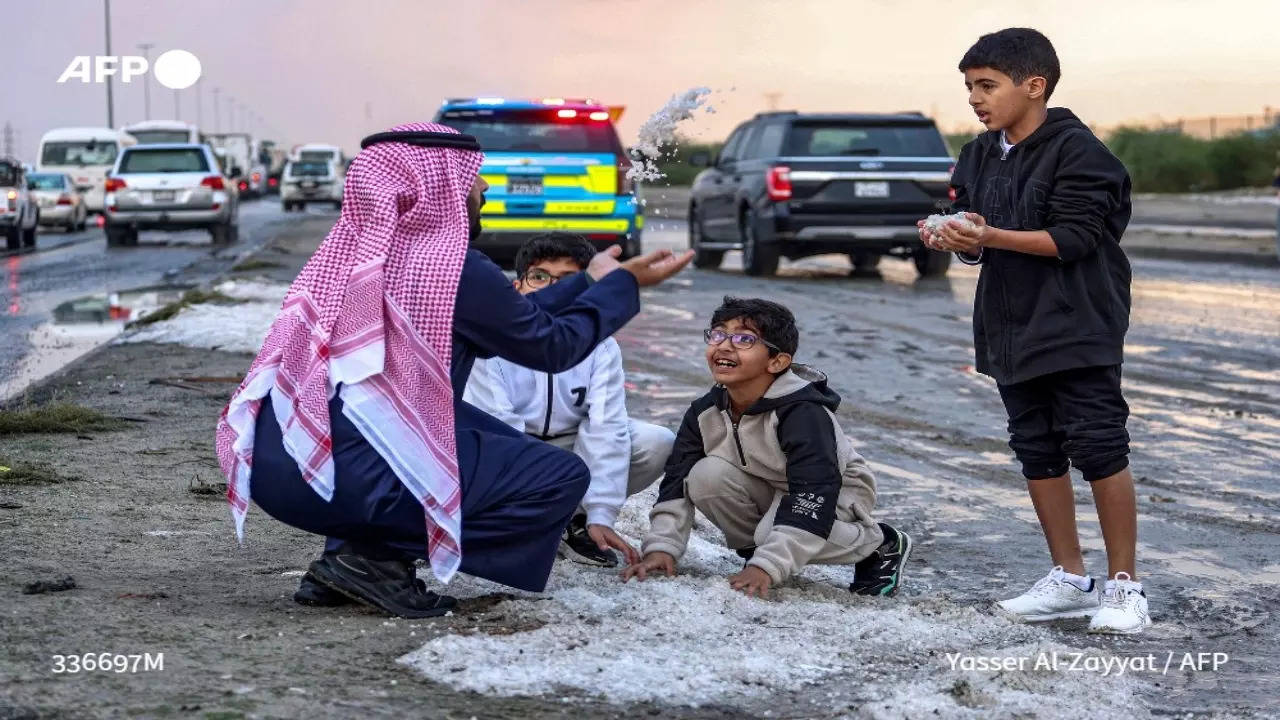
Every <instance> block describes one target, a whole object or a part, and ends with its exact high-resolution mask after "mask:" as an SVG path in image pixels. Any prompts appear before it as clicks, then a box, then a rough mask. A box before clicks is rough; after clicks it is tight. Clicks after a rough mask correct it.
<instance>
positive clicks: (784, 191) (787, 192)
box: [764, 165, 791, 202]
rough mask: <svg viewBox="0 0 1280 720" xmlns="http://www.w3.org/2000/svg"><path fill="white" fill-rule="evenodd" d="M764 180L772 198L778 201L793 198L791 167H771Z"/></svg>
mask: <svg viewBox="0 0 1280 720" xmlns="http://www.w3.org/2000/svg"><path fill="white" fill-rule="evenodd" d="M764 180H765V190H766V191H768V193H769V199H770V200H773V201H774V202H778V201H780V200H790V199H791V168H789V167H787V166H785V165H778V166H776V167H771V168H769V173H768V174H767V175H765V178H764Z"/></svg>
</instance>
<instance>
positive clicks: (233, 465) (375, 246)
mask: <svg viewBox="0 0 1280 720" xmlns="http://www.w3.org/2000/svg"><path fill="white" fill-rule="evenodd" d="M362 145H363V147H364V149H363V150H362V151H361V152H360V154H359V155H357V156H356V158H355V160H354V161H353V162H352V163H351V167H350V169H349V170H348V173H347V181H346V186H345V188H344V190H343V206H342V216H341V218H340V219H339V220H338V222H337V224H336V225H334V227H333V229H332V230H331V231H330V233H329V235H328V237H327V238H326V239H325V241H324V242H323V243H322V244H321V245H320V247H319V248H318V249H317V250H316V253H315V255H314V256H312V258H311V259H310V260H309V261H308V262H307V264H306V266H305V267H303V269H302V271H301V272H300V273H299V275H298V277H297V279H295V280H294V282H293V284H292V286H291V287H290V288H289V292H288V294H287V295H286V296H285V300H284V304H283V306H282V308H281V310H280V314H279V316H278V317H277V318H276V320H275V322H274V323H273V324H272V326H271V330H270V332H269V333H268V335H267V338H266V340H265V341H264V343H263V346H262V349H261V351H260V352H259V354H258V357H257V358H256V359H255V360H254V362H253V364H252V366H251V367H250V369H249V372H248V374H247V375H246V377H245V379H244V381H243V382H242V383H241V385H240V388H239V389H238V390H237V391H236V393H235V395H233V396H232V398H231V402H230V403H229V404H228V405H227V407H226V409H225V410H224V411H223V414H222V417H221V419H220V421H219V423H218V428H217V433H216V445H217V451H218V458H219V461H220V463H221V465H222V469H223V472H224V473H225V474H226V476H227V498H228V500H229V501H230V504H231V511H232V516H233V518H234V520H235V524H236V530H237V533H238V534H240V535H241V536H243V532H244V520H245V515H246V513H247V512H248V507H249V501H250V500H252V501H253V502H255V503H257V505H258V506H259V507H261V508H262V509H263V510H265V511H266V512H267V514H269V515H271V516H273V517H275V518H276V519H278V520H280V521H282V522H285V523H287V524H289V525H293V526H294V527H298V528H301V529H303V530H306V531H308V532H313V533H316V534H320V535H325V536H326V537H327V538H328V540H327V541H326V546H325V552H324V553H323V554H322V555H321V557H320V559H319V560H317V561H316V562H313V563H312V564H311V567H310V569H309V571H308V573H307V574H306V575H305V576H304V578H303V582H302V585H301V587H299V590H298V592H297V594H295V598H296V599H297V600H298V601H299V602H304V603H310V604H320V605H335V604H341V603H345V602H348V601H350V600H355V601H358V602H362V603H365V604H367V605H371V606H373V607H376V608H379V609H381V610H383V611H385V612H388V613H391V614H393V615H399V616H402V617H430V616H434V615H442V614H444V613H445V612H447V611H448V610H449V609H451V608H452V607H453V606H454V605H455V604H456V601H455V600H454V599H453V598H449V597H446V596H441V595H437V594H435V593H432V592H429V591H428V590H427V589H426V586H425V584H424V583H423V582H422V581H421V580H418V579H417V578H416V576H415V572H414V562H415V561H416V560H417V559H419V558H426V559H428V560H429V562H430V565H431V569H432V572H433V573H434V575H435V576H436V578H438V579H439V580H440V581H442V582H448V581H449V580H450V579H451V578H452V577H453V575H454V573H456V572H458V571H462V572H464V573H468V574H471V575H476V576H478V577H483V578H486V579H489V580H493V581H495V582H500V583H503V584H507V585H511V586H513V587H517V588H520V589H524V590H533V591H540V590H542V589H543V588H544V587H545V586H546V581H547V577H548V575H549V574H550V570H551V565H552V562H553V561H554V559H555V554H556V549H557V547H558V545H559V539H560V535H561V533H562V532H563V530H564V528H565V526H566V525H567V523H568V521H569V518H570V516H571V515H572V513H573V511H574V509H575V508H576V507H577V505H578V502H579V501H580V500H581V498H582V495H583V493H584V492H585V490H586V487H587V483H588V479H589V473H588V471H587V469H586V467H585V465H583V463H582V461H581V460H579V459H578V458H577V457H576V456H575V455H573V453H570V452H567V451H564V450H560V449H558V448H555V447H553V446H550V445H548V444H546V443H542V442H538V441H537V440H534V439H532V438H528V437H527V436H525V435H523V434H522V433H517V432H515V431H513V430H511V429H510V428H509V427H507V426H506V425H504V424H503V423H501V422H499V421H497V420H495V419H493V418H491V417H489V416H488V415H485V414H484V413H483V412H480V411H479V410H477V409H475V408H474V407H471V406H470V405H467V404H466V403H464V402H462V401H461V397H462V390H463V387H464V385H465V383H466V379H467V377H468V375H469V374H470V371H471V365H472V363H473V362H474V360H475V358H476V357H493V356H495V355H496V356H499V357H504V358H507V359H509V360H512V361H513V362H517V363H520V364H521V365H525V366H526V367H533V368H536V369H539V370H544V371H547V372H559V371H561V370H564V369H567V368H569V367H572V366H573V365H575V364H577V363H578V362H580V361H581V360H582V359H583V358H585V357H586V356H587V355H588V354H589V353H590V352H591V350H592V349H593V348H594V347H595V346H596V345H597V344H598V343H600V342H602V341H603V340H604V339H605V338H607V337H609V336H610V335H612V334H613V333H614V332H615V331H616V330H618V329H619V328H620V327H622V326H623V325H624V324H625V323H626V322H627V321H628V320H630V319H631V318H632V317H633V316H634V315H635V314H636V313H637V312H638V311H639V290H638V289H639V287H642V286H647V285H653V284H657V283H659V282H662V281H663V280H665V279H666V278H668V277H670V276H671V275H674V274H675V273H676V272H679V270H680V269H682V268H683V267H684V266H685V265H686V264H687V263H688V261H689V259H690V255H689V254H688V253H686V254H685V255H683V256H681V257H673V256H672V255H671V254H670V253H669V252H665V251H663V252H655V253H650V254H649V255H645V256H643V257H639V258H634V259H632V260H628V261H626V262H625V263H619V262H618V261H617V260H616V257H617V255H618V249H617V248H611V249H610V250H609V251H606V252H603V253H600V254H599V255H597V256H596V257H595V258H594V259H593V260H592V262H591V264H590V266H589V267H588V269H587V270H586V271H585V272H583V273H580V274H579V275H578V276H577V277H575V278H573V279H571V280H570V281H565V282H560V283H557V284H556V285H555V286H554V287H553V288H549V289H548V290H546V291H543V292H539V293H535V294H534V295H529V296H523V295H520V294H519V293H518V292H516V291H515V290H514V289H513V288H512V287H511V284H510V282H509V281H508V280H507V278H506V276H505V275H503V273H502V271H501V270H500V269H499V268H498V267H497V266H496V265H494V264H493V263H492V262H490V261H489V260H488V259H487V258H485V256H484V255H483V254H481V253H480V252H478V251H476V250H473V249H470V248H469V247H468V244H469V241H470V239H472V238H473V237H475V235H477V234H478V232H479V229H480V224H479V214H480V207H481V206H482V205H483V203H484V191H485V190H486V189H487V187H488V185H487V184H486V183H485V182H484V180H483V179H482V178H480V177H479V174H478V173H479V169H480V165H481V162H482V160H483V155H482V154H481V153H480V152H479V150H480V148H479V146H478V145H477V144H476V143H475V140H474V138H471V137H470V136H466V135H460V134H458V133H457V132H456V131H454V130H452V129H451V128H448V127H445V126H442V125H435V124H425V123H413V124H408V125H402V126H399V127H396V128H392V129H391V130H390V131H388V132H386V133H379V134H377V135H373V136H370V137H369V138H366V139H365V142H364V143H363V144H362Z"/></svg>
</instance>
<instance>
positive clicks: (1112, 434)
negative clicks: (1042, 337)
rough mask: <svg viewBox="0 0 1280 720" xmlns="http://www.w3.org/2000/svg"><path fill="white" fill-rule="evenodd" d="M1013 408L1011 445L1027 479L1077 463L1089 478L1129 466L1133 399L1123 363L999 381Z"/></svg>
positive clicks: (1055, 473) (1050, 475)
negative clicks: (1126, 392) (1125, 386)
mask: <svg viewBox="0 0 1280 720" xmlns="http://www.w3.org/2000/svg"><path fill="white" fill-rule="evenodd" d="M999 388H1000V399H1001V400H1003V401H1004V408H1005V411H1006V412H1008V413H1009V447H1011V448H1013V452H1014V454H1015V455H1017V456H1018V461H1019V462H1021V463H1022V474H1023V475H1025V476H1026V477H1027V479H1028V480H1040V479H1044V478H1054V477H1058V476H1060V475H1065V474H1066V473H1067V471H1068V470H1069V469H1070V468H1071V467H1072V466H1074V467H1075V468H1076V469H1078V470H1080V471H1081V472H1082V473H1084V479H1085V480H1088V481H1090V482H1093V481H1094V480H1101V479H1102V478H1105V477H1109V476H1111V475H1114V474H1116V473H1118V472H1120V471H1121V470H1123V469H1125V468H1126V467H1128V466H1129V431H1128V430H1126V429H1125V422H1126V421H1127V420H1128V419H1129V405H1128V404H1126V403H1125V401H1124V397H1123V396H1122V395H1121V394H1120V366H1119V365H1105V366H1101V367H1088V368H1077V369H1074V370H1063V371H1062V372H1056V373H1050V374H1049V375H1043V376H1041V377H1038V378H1032V379H1031V380H1027V381H1026V382H1020V383H1015V384H1012V385H1000V386H999Z"/></svg>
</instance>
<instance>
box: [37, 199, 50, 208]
mask: <svg viewBox="0 0 1280 720" xmlns="http://www.w3.org/2000/svg"><path fill="white" fill-rule="evenodd" d="M39 204H40V207H52V206H53V198H40V200H39Z"/></svg>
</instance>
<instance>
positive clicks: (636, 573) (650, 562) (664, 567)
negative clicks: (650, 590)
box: [622, 552, 676, 582]
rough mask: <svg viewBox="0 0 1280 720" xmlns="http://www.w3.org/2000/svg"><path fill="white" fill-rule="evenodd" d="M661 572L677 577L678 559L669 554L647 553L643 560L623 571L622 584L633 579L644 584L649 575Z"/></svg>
mask: <svg viewBox="0 0 1280 720" xmlns="http://www.w3.org/2000/svg"><path fill="white" fill-rule="evenodd" d="M659 571H661V572H663V573H666V576H667V577H675V576H676V559H675V558H674V557H672V556H671V555H670V554H669V553H664V552H651V553H646V554H645V556H644V559H643V560H641V561H640V562H638V563H632V564H631V565H628V566H627V568H626V569H625V570H623V571H622V582H626V581H628V580H630V579H631V578H636V579H637V580H640V581H642V582H643V581H644V579H645V578H647V577H648V576H649V573H657V572H659Z"/></svg>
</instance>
